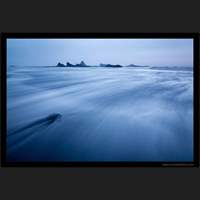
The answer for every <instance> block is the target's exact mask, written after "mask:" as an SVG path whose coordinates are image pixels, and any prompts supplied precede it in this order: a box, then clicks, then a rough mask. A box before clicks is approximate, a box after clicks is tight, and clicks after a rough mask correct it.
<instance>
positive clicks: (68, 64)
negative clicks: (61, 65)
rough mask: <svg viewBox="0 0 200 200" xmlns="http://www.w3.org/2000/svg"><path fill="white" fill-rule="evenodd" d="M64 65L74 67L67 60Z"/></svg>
mask: <svg viewBox="0 0 200 200" xmlns="http://www.w3.org/2000/svg"><path fill="white" fill-rule="evenodd" d="M66 66H67V67H74V65H73V64H71V63H69V62H67V64H66Z"/></svg>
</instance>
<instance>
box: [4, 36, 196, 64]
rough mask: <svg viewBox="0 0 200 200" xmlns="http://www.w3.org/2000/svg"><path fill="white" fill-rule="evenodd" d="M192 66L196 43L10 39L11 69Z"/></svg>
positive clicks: (187, 40) (178, 41) (158, 40)
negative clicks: (53, 66) (110, 65)
mask: <svg viewBox="0 0 200 200" xmlns="http://www.w3.org/2000/svg"><path fill="white" fill-rule="evenodd" d="M82 60H83V61H84V62H85V63H86V64H88V65H99V64H100V63H103V64H108V63H109V64H120V65H129V64H136V65H149V66H193V39H7V63H8V65H22V66H52V65H56V64H57V63H58V62H61V63H64V64H66V62H70V63H72V64H77V63H80V62H81V61H82Z"/></svg>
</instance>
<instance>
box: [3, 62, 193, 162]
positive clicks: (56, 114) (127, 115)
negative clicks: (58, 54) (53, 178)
mask: <svg viewBox="0 0 200 200" xmlns="http://www.w3.org/2000/svg"><path fill="white" fill-rule="evenodd" d="M192 84H193V72H192V70H184V69H183V70H181V68H180V69H173V70H170V68H169V69H168V68H167V69H162V68H155V69H151V68H137V69H135V68H133V67H132V68H128V67H124V68H118V69H115V68H109V69H108V68H103V67H102V68H100V67H99V68H98V67H90V68H76V67H74V68H73V67H72V68H59V67H14V66H13V67H8V73H7V91H8V92H7V115H8V116H7V121H8V133H7V159H8V161H192V160H193V85H192Z"/></svg>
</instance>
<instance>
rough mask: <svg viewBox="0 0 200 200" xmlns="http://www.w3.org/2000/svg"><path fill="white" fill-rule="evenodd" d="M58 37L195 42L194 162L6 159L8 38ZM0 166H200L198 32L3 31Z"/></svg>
mask: <svg viewBox="0 0 200 200" xmlns="http://www.w3.org/2000/svg"><path fill="white" fill-rule="evenodd" d="M9 38H10V39H11V38H12V39H17V38H21V39H23V38H24V39H25V38H27V39H28V38H29V39H34V38H36V39H40V38H41V39H45V38H48V39H51V38H52V39H53V38H54V39H56V38H58V39H60V38H63V39H64V38H141V39H145V38H146V39H147V38H152V39H153V38H154V39H170V38H171V39H173V38H174V39H181V38H185V39H186V38H191V39H193V41H194V45H193V46H194V53H193V55H194V81H193V87H194V96H193V100H194V102H193V110H194V112H193V113H194V161H193V162H7V161H6V132H7V120H6V119H7V116H6V111H7V106H6V103H7V100H6V97H7V94H6V81H7V80H6V66H7V60H6V59H7V52H6V51H7V47H6V40H7V39H9ZM1 65H2V68H1V166H2V167H199V102H200V101H199V76H200V74H199V34H198V33H2V34H1Z"/></svg>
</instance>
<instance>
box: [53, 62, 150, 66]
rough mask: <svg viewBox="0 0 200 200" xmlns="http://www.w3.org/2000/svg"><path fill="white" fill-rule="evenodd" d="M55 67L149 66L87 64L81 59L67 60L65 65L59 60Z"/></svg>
mask: <svg viewBox="0 0 200 200" xmlns="http://www.w3.org/2000/svg"><path fill="white" fill-rule="evenodd" d="M57 67H113V68H120V67H149V66H142V65H134V64H130V65H127V66H123V65H119V64H116V65H113V64H102V63H100V64H99V65H98V66H94V65H87V64H86V63H85V62H84V61H81V62H80V63H79V64H71V63H70V62H67V63H66V65H65V64H63V63H61V62H59V63H58V64H57Z"/></svg>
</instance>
